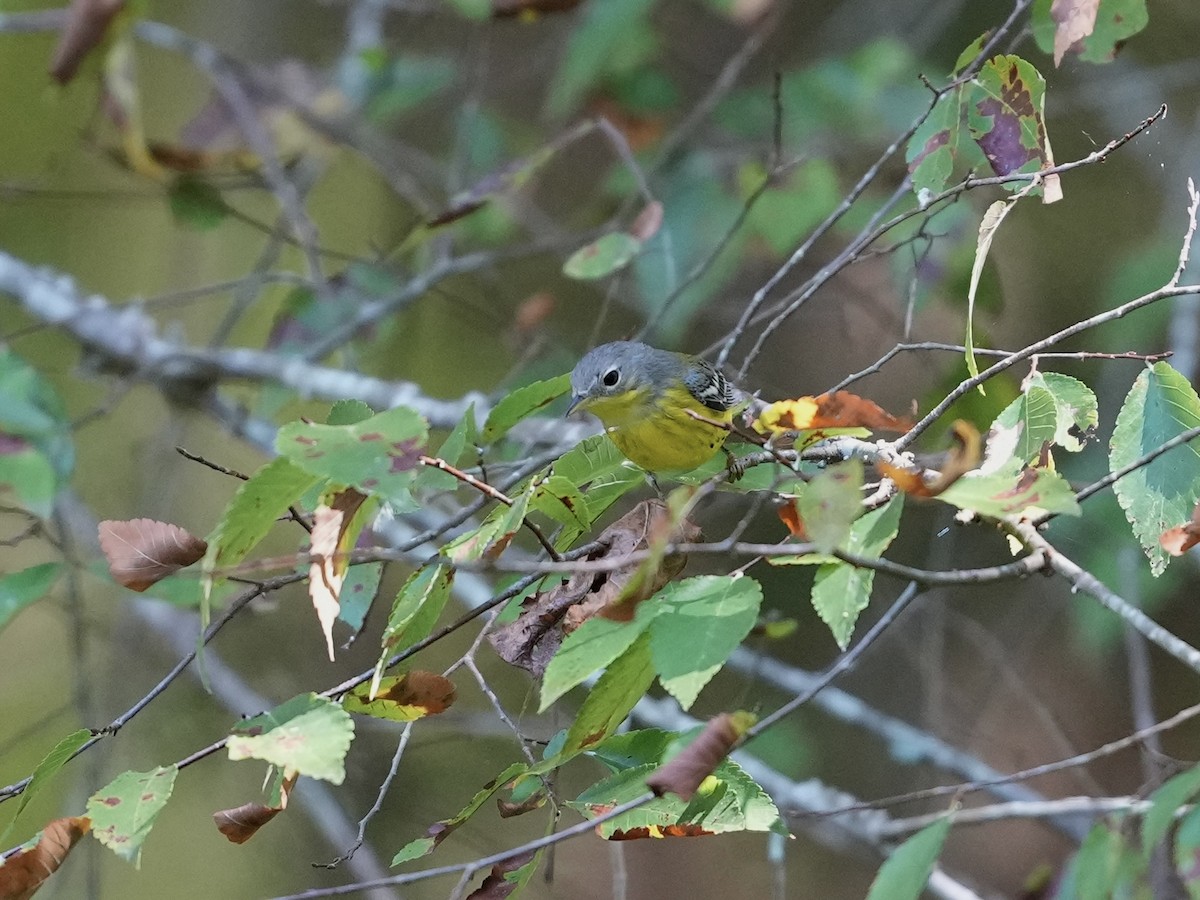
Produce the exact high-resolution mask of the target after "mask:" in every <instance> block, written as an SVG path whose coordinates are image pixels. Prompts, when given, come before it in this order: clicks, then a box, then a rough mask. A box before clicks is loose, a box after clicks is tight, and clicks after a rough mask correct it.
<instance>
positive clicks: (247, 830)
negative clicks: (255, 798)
mask: <svg viewBox="0 0 1200 900" xmlns="http://www.w3.org/2000/svg"><path fill="white" fill-rule="evenodd" d="M299 777H300V776H299V774H298V773H296V774H293V775H292V776H291V777H289V778H285V779H284V780H283V784H282V785H281V789H280V794H279V805H278V806H267V805H265V804H262V803H244V804H242V805H241V806H238V807H235V808H234V809H222V810H218V811H217V812H215V813H213V822H215V823H216V826H217V830H218V831H219V832H221V834H223V835H225V837H227V838H229V840H230V841H232V842H233V843H235V844H244V843H246V841H248V840H250V838H252V837H254V835H256V834H257V833H258V829H260V828H262V827H263V826H264V825H266V824H267V823H268V822H270V821H271V820H272V819H273V818H275V817H276V816H277V815H279V814H280V813H281V812H283V811H284V810H285V809H287V803H288V795H289V794H291V792H292V787H293V786H294V785H295V784H296V779H297V778H299Z"/></svg>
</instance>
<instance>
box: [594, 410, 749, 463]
mask: <svg viewBox="0 0 1200 900" xmlns="http://www.w3.org/2000/svg"><path fill="white" fill-rule="evenodd" d="M699 414H700V415H702V416H704V417H705V418H710V419H713V420H715V421H722V420H725V421H727V420H729V418H730V414H729V413H720V412H715V411H714V410H710V409H705V410H704V411H703V412H700V413H699ZM606 430H607V432H608V436H609V437H610V438H611V439H612V442H613V443H614V444H616V445H617V449H618V450H620V451H621V452H622V453H623V454H625V456H626V457H628V458H629V459H630V460H632V461H633V462H635V463H637V464H638V465H639V466H641V467H642V468H643V469H648V470H649V471H651V472H672V471H682V470H685V469H694V468H696V466H699V465H702V464H704V463H706V462H708V461H709V459H711V458H712V456H713V454H714V453H716V452H717V451H718V450H719V449H720V448H721V446H722V445H723V444H724V443H725V439H726V438H727V437H728V436H729V432H728V431H726V430H725V429H723V428H718V427H717V426H715V425H710V424H708V423H707V422H701V421H700V420H699V419H694V418H692V417H691V416H690V415H688V413H687V412H686V411H685V410H684V409H683V408H682V407H680V408H676V409H672V410H671V411H670V412H664V411H662V410H659V411H658V412H657V414H653V415H648V416H645V417H643V418H641V419H639V420H638V421H636V422H626V423H624V424H622V425H617V426H613V427H610V428H608V429H606Z"/></svg>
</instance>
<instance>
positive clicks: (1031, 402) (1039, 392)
mask: <svg viewBox="0 0 1200 900" xmlns="http://www.w3.org/2000/svg"><path fill="white" fill-rule="evenodd" d="M1057 434H1058V408H1057V406H1056V405H1055V403H1054V395H1053V394H1051V393H1050V392H1049V391H1048V390H1046V389H1045V388H1044V387H1039V386H1037V385H1031V386H1030V387H1029V388H1028V389H1027V390H1026V391H1025V393H1023V394H1021V396H1019V397H1018V398H1017V399H1016V400H1014V401H1013V402H1012V403H1010V404H1009V405H1008V406H1006V407H1005V408H1004V411H1003V412H1001V413H1000V415H998V416H996V420H995V421H994V422H992V428H991V431H990V432H989V433H988V443H987V456H988V460H987V462H988V463H991V462H993V460H994V461H995V463H996V466H995V467H996V468H1000V467H1002V464H1003V463H1008V462H1016V463H1017V464H1019V465H1025V464H1026V463H1029V462H1032V461H1033V460H1036V459H1037V458H1038V456H1039V455H1040V454H1041V452H1042V447H1043V446H1044V445H1045V444H1047V443H1051V442H1053V441H1054V438H1055V436H1056V435H1057ZM986 467H987V464H985V468H986Z"/></svg>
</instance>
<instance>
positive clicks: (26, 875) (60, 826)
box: [0, 816, 92, 900]
mask: <svg viewBox="0 0 1200 900" xmlns="http://www.w3.org/2000/svg"><path fill="white" fill-rule="evenodd" d="M91 827H92V820H91V819H89V818H87V817H86V816H72V817H70V818H64V819H54V820H52V821H50V822H47V823H46V827H45V828H43V829H42V833H41V835H40V836H39V837H38V840H37V843H36V844H32V845H31V846H25V847H22V848H21V849H19V850H18V851H17V852H16V853H14V854H13V855H12V856H10V857H9V858H8V859H6V860H5V861H4V863H3V864H0V898H3V900H27V898H29V897H32V896H33V895H34V893H35V892H36V891H37V889H38V888H40V887H41V886H42V884H43V883H45V881H46V879H47V878H49V877H50V876H51V875H53V874H54V873H55V872H56V871H58V867H59V866H61V865H62V864H63V861H64V860H65V859H66V858H67V854H68V853H70V852H71V848H72V847H74V846H75V844H76V843H77V842H78V841H79V839H80V838H81V837H83V836H84V835H85V834H87V833H88V830H89V829H90V828H91Z"/></svg>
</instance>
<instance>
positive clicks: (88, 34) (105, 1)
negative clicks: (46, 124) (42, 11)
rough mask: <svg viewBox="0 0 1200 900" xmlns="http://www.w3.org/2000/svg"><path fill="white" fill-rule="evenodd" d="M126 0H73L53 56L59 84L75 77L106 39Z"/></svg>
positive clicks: (52, 70) (52, 65)
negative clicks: (90, 55) (85, 60)
mask: <svg viewBox="0 0 1200 900" xmlns="http://www.w3.org/2000/svg"><path fill="white" fill-rule="evenodd" d="M124 8H125V0H73V2H72V3H71V6H70V8H69V9H68V10H67V24H66V25H64V26H63V30H62V34H60V35H59V37H58V44H57V45H56V46H55V48H54V53H53V54H52V55H51V57H50V75H51V77H53V78H54V80H55V81H57V82H58V83H59V84H66V83H67V82H69V81H70V80H71V79H72V78H74V77H75V73H76V72H78V71H79V66H80V65H81V64H82V63H83V60H84V57H86V56H87V55H88V54H89V53H91V52H92V51H93V50H94V49H96V47H97V46H98V45H99V44H100V42H101V41H103V40H104V36H105V35H106V34H107V33H108V29H109V26H110V25H112V22H113V19H115V18H116V17H117V13H119V12H120V11H121V10H122V9H124Z"/></svg>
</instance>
